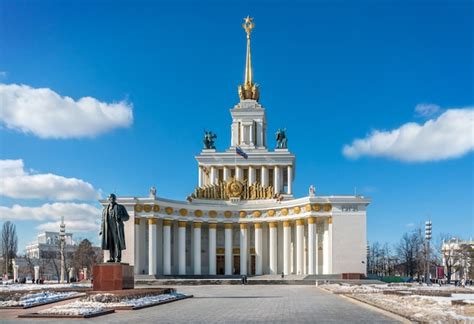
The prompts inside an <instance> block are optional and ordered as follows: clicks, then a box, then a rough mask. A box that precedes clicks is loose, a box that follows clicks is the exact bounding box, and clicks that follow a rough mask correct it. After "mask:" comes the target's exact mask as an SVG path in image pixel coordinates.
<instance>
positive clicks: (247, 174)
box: [243, 169, 249, 181]
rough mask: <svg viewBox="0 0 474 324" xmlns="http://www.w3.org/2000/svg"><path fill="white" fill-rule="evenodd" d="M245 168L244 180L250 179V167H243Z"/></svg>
mask: <svg viewBox="0 0 474 324" xmlns="http://www.w3.org/2000/svg"><path fill="white" fill-rule="evenodd" d="M243 170H244V178H243V181H245V180H248V179H249V169H243Z"/></svg>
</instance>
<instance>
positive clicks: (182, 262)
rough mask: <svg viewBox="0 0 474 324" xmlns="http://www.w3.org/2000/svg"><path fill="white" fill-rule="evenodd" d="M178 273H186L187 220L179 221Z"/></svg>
mask: <svg viewBox="0 0 474 324" xmlns="http://www.w3.org/2000/svg"><path fill="white" fill-rule="evenodd" d="M178 274H179V275H181V276H182V275H185V274H186V222H183V221H180V222H178Z"/></svg>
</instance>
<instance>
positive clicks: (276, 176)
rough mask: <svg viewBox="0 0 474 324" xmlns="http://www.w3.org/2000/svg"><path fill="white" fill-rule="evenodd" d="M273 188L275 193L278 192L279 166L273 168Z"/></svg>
mask: <svg viewBox="0 0 474 324" xmlns="http://www.w3.org/2000/svg"><path fill="white" fill-rule="evenodd" d="M273 190H274V192H275V193H280V167H279V166H275V167H274V168H273Z"/></svg>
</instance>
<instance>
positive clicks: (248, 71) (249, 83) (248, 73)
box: [238, 16, 260, 101]
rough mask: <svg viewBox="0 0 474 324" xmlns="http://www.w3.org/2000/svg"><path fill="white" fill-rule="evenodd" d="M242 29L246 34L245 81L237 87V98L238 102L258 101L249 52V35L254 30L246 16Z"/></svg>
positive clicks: (257, 91)
mask: <svg viewBox="0 0 474 324" xmlns="http://www.w3.org/2000/svg"><path fill="white" fill-rule="evenodd" d="M242 28H243V29H244V30H245V32H246V33H247V55H246V58H245V79H244V84H241V85H239V87H238V90H239V97H240V100H246V99H252V100H256V101H258V99H259V97H260V91H259V88H258V85H257V84H255V83H254V82H253V70H252V54H251V50H250V34H251V33H252V29H254V28H255V24H254V22H253V18H250V16H247V17H246V18H244V23H243V24H242Z"/></svg>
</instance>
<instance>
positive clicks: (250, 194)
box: [190, 177, 273, 200]
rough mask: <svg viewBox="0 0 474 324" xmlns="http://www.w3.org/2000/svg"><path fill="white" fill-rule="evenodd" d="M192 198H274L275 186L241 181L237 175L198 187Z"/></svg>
mask: <svg viewBox="0 0 474 324" xmlns="http://www.w3.org/2000/svg"><path fill="white" fill-rule="evenodd" d="M190 198H191V199H209V200H229V199H241V200H260V199H271V198H273V186H263V185H261V184H260V183H259V182H255V183H254V184H251V185H249V184H248V182H247V180H245V181H240V180H238V179H236V178H235V177H233V178H231V179H230V180H229V181H220V182H219V183H216V184H212V185H205V186H203V187H196V189H194V192H193V193H192V194H191V196H190Z"/></svg>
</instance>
